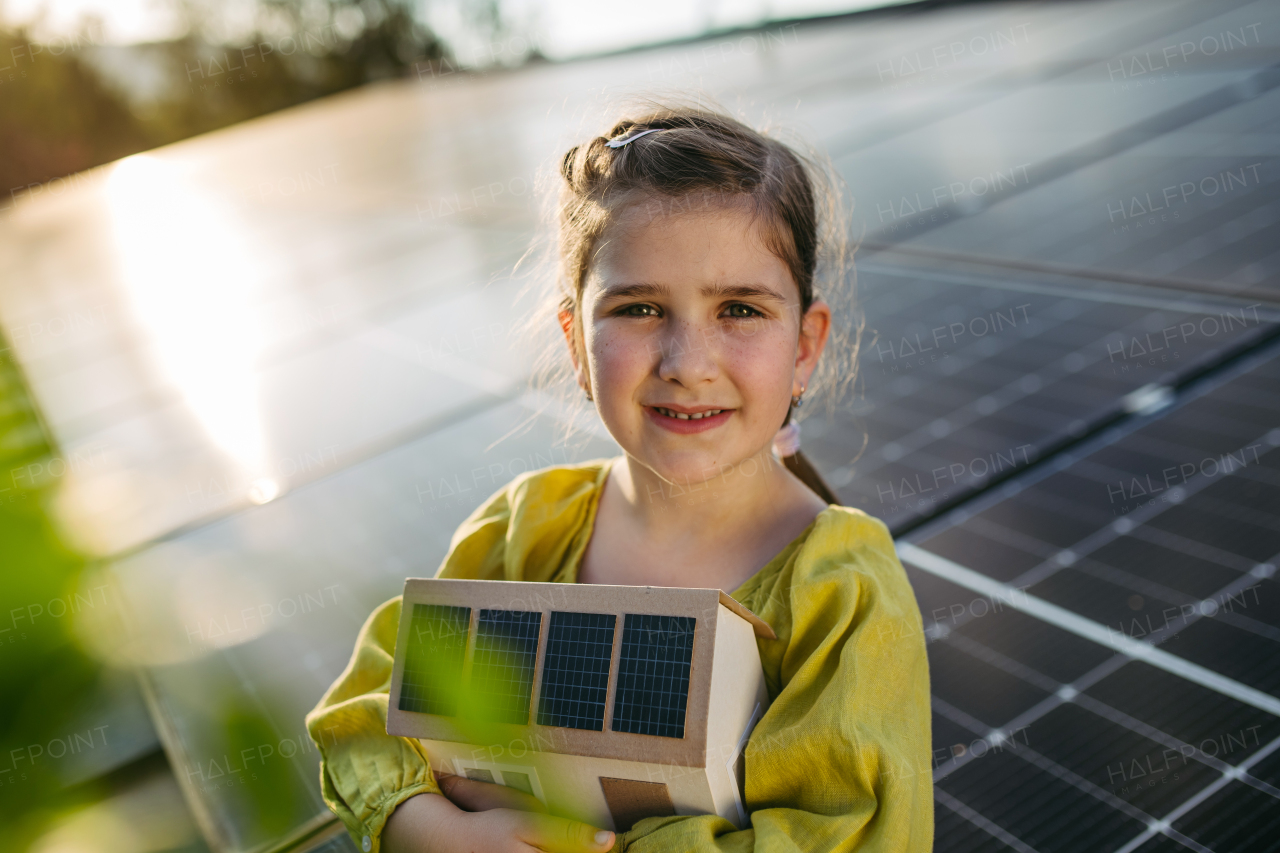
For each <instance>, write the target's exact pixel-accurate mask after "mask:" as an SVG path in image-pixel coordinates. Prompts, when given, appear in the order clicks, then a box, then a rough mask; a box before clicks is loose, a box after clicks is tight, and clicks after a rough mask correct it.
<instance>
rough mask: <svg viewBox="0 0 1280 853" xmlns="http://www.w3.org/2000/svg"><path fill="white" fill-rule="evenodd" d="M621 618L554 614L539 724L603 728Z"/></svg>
mask: <svg viewBox="0 0 1280 853" xmlns="http://www.w3.org/2000/svg"><path fill="white" fill-rule="evenodd" d="M616 623H617V617H616V616H614V615H613V614H611V613H560V612H553V613H552V614H551V626H550V628H549V629H548V631H547V652H546V655H545V656H544V658H543V663H542V691H541V693H540V694H539V699H538V725H540V726H560V727H562V728H573V729H590V730H591V731H597V732H598V731H602V730H603V729H604V702H605V694H606V693H608V690H609V661H610V658H611V657H612V655H613V632H614V626H615V624H616Z"/></svg>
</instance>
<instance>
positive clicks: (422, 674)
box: [400, 604, 471, 717]
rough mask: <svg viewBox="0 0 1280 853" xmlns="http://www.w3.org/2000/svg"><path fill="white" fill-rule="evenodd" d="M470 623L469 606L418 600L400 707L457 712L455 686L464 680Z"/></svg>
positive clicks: (444, 714) (447, 714) (448, 713)
mask: <svg viewBox="0 0 1280 853" xmlns="http://www.w3.org/2000/svg"><path fill="white" fill-rule="evenodd" d="M470 625H471V608H470V607H449V606H446V605H440V604H415V605H414V606H413V616H412V621H411V622H410V623H409V645H408V648H406V649H405V657H404V679H403V681H402V683H401V686H400V710H401V711H415V712H417V713H420V714H438V715H440V716H442V717H452V716H454V715H456V714H457V713H458V694H457V691H456V689H455V687H454V685H457V684H459V683H461V680H462V659H463V655H464V654H465V653H466V650H467V634H468V629H469V628H470Z"/></svg>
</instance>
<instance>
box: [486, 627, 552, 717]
mask: <svg viewBox="0 0 1280 853" xmlns="http://www.w3.org/2000/svg"><path fill="white" fill-rule="evenodd" d="M541 628H542V614H541V613H539V612H531V611H525V610H481V611H480V618H479V620H478V621H477V623H476V649H475V654H474V656H473V657H472V659H471V697H470V698H471V703H472V712H473V714H474V715H475V717H476V719H479V720H483V721H485V722H490V723H514V724H517V725H524V724H525V723H528V722H529V696H530V693H531V692H532V690H533V668H534V664H535V662H536V660H537V656H538V632H539V631H540V630H541Z"/></svg>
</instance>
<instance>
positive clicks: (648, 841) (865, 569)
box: [619, 523, 933, 853]
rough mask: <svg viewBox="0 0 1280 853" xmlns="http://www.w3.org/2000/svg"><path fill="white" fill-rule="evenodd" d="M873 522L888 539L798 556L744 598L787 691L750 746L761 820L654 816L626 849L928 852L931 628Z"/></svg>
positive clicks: (769, 666)
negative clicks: (755, 595)
mask: <svg viewBox="0 0 1280 853" xmlns="http://www.w3.org/2000/svg"><path fill="white" fill-rule="evenodd" d="M873 524H875V525H876V527H877V528H878V530H879V533H878V535H869V536H867V537H866V539H867V540H868V541H867V542H866V543H865V544H860V545H858V547H856V548H854V549H853V550H852V555H851V554H850V551H849V549H837V550H836V552H835V554H834V555H833V556H832V558H830V559H806V557H805V556H804V555H803V554H802V555H801V557H800V558H798V559H796V560H795V561H793V563H791V564H789V565H788V567H787V568H786V569H784V570H783V572H782V573H781V574H780V576H779V578H778V580H777V582H776V583H774V584H773V585H772V586H771V588H770V589H769V590H768V591H767V594H766V592H765V591H764V590H759V592H760V593H761V595H760V600H750V598H751V596H750V595H744V603H745V604H747V605H748V606H752V605H754V607H753V609H755V610H756V612H757V613H760V614H761V616H763V617H764V618H765V619H766V621H768V622H769V623H770V624H771V625H773V626H774V628H775V630H778V634H779V637H780V639H779V640H776V641H770V640H761V641H760V644H761V652H762V654H761V659H762V662H763V663H764V667H765V673H766V677H767V680H768V682H769V684H770V688H771V692H775V690H776V694H777V695H776V697H775V699H774V701H773V704H772V705H771V706H770V708H769V710H768V712H767V713H766V714H765V715H764V717H763V718H762V719H761V720H760V723H759V724H758V725H757V726H756V729H755V731H754V732H753V733H752V735H751V738H750V740H749V741H748V744H747V750H746V807H747V810H748V812H750V813H751V826H750V827H749V828H747V829H745V830H737V829H736V828H735V827H734V826H733V825H732V824H731V823H730V822H729V821H726V820H724V819H723V818H719V817H716V816H711V815H707V816H699V817H674V818H649V819H647V820H644V821H641V822H640V823H638V824H637V825H636V826H635V827H634V828H633V829H632V830H631V831H630V832H627V833H625V834H622V835H620V836H619V841H620V844H619V848H620V849H621V850H625V851H627V853H674V851H695V853H711V851H743V853H745V851H799V850H804V851H832V853H834V851H865V852H866V853H869V852H870V851H875V853H880V852H881V851H886V853H887V851H894V853H900V851H911V853H917V851H919V853H923V852H924V851H928V850H931V849H932V845H933V783H932V773H931V772H930V705H929V671H928V659H927V657H926V654H925V644H924V634H923V631H922V627H921V621H920V615H919V610H918V609H917V607H916V604H915V598H914V595H913V594H912V592H911V588H910V585H909V584H908V582H907V579H906V575H905V573H904V572H903V570H902V567H901V565H900V564H899V563H898V561H897V558H896V556H895V555H894V552H893V544H892V542H891V541H890V540H889V537H888V535H887V534H886V533H884V532H883V527H882V526H879V525H878V523H873ZM875 532H876V531H875V530H873V531H872V534H875ZM809 544H812V545H814V546H820V544H821V543H809ZM810 553H812V551H811V552H810ZM775 686H776V688H775Z"/></svg>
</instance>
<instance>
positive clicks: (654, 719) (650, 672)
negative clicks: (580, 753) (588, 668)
mask: <svg viewBox="0 0 1280 853" xmlns="http://www.w3.org/2000/svg"><path fill="white" fill-rule="evenodd" d="M694 625H695V620H694V618H693V617H689V616H653V615H638V614H635V613H628V614H627V615H626V618H625V620H624V622H623V628H622V650H621V656H620V658H619V662H618V687H617V692H616V695H615V698H614V705H613V723H612V726H613V730H614V731H616V732H633V733H636V734H645V735H658V736H660V737H673V738H680V737H684V723H685V710H686V707H685V706H686V704H687V703H688V700H689V670H690V666H691V663H692V661H693V639H694V635H693V632H694Z"/></svg>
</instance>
